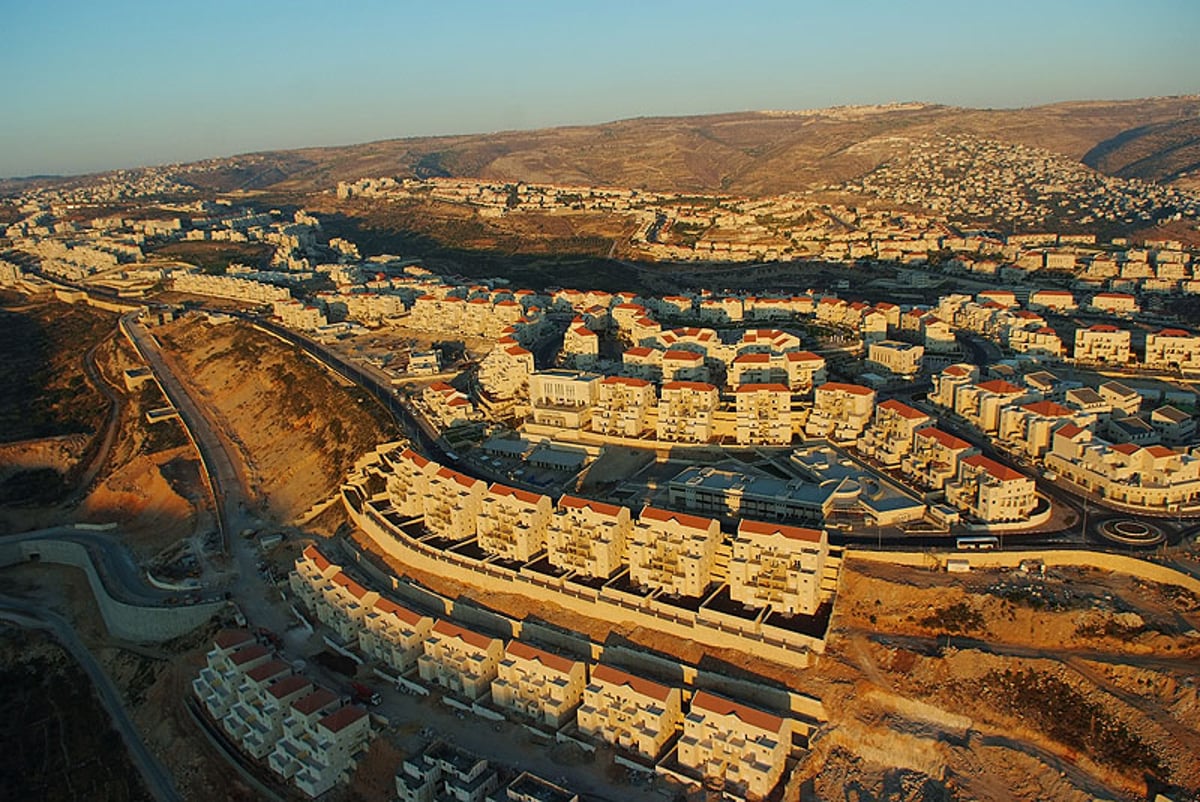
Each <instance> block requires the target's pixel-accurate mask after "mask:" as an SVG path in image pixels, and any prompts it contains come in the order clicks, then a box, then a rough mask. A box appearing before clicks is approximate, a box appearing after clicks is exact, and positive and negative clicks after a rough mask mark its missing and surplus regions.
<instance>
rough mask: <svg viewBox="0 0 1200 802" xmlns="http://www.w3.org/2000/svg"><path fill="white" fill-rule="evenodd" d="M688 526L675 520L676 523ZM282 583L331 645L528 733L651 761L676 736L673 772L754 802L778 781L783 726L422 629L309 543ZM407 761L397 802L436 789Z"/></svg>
mask: <svg viewBox="0 0 1200 802" xmlns="http://www.w3.org/2000/svg"><path fill="white" fill-rule="evenodd" d="M688 523H689V522H688V521H686V520H685V521H683V522H682V524H681V526H686V525H687V524H688ZM818 535H819V533H811V534H807V535H805V537H804V539H803V540H804V543H805V544H806V545H807V548H808V551H809V554H810V555H811V556H812V557H813V558H814V559H816V557H817V555H818V552H819V549H820V545H821V543H822V539H821V538H820V537H819V536H818ZM755 536H756V537H758V538H766V539H767V541H766V542H765V543H764V544H760V545H759V546H758V547H757V548H756V549H754V550H752V552H751V553H749V554H748V556H744V557H743V562H746V563H748V562H751V561H754V560H762V559H763V557H762V554H764V553H768V552H769V553H772V554H774V553H775V552H776V551H777V550H778V549H777V548H776V546H775V544H773V543H771V542H769V541H770V540H771V539H772V538H778V537H781V534H780V533H779V532H778V531H775V530H773V529H771V528H770V527H767V528H764V529H762V530H761V531H756V533H755ZM782 536H783V537H787V535H782ZM787 571H788V564H787V562H786V560H785V561H784V562H783V563H781V564H780V565H779V566H777V567H776V569H775V571H774V573H775V574H776V575H777V576H785V575H786V573H787ZM289 584H290V586H291V588H292V590H293V591H294V592H295V593H296V596H297V597H298V598H299V599H300V600H301V601H302V602H303V603H304V604H305V606H306V607H308V608H309V609H310V610H312V611H313V612H314V613H315V614H316V615H317V617H318V618H319V619H320V620H321V621H322V623H326V624H327V625H328V626H330V627H331V628H332V629H333V630H334V631H335V632H336V633H337V634H338V636H339V637H340V638H342V639H343V640H345V641H347V642H349V643H351V644H355V643H356V641H355V639H354V636H355V635H357V637H358V640H357V643H358V645H359V648H360V649H361V650H362V651H363V652H364V653H365V654H368V655H370V656H372V657H373V658H375V659H379V660H381V662H383V663H384V665H386V666H388V667H389V668H391V669H392V670H395V671H397V673H401V674H403V673H408V672H411V671H412V670H413V668H414V667H415V669H416V671H417V672H418V674H419V676H420V677H421V679H422V680H423V681H425V682H429V683H433V684H436V685H438V686H440V687H443V688H446V689H447V690H449V691H450V692H452V693H454V694H455V695H457V696H459V697H463V698H466V699H469V700H472V701H480V700H484V699H485V698H486V697H488V696H489V695H490V698H491V702H492V703H493V704H494V705H496V706H497V707H499V708H501V709H503V710H506V711H510V712H513V713H516V714H518V715H520V716H522V717H524V718H526V719H528V720H531V721H533V722H536V723H537V724H538V725H539V726H543V727H547V728H550V729H554V730H560V729H562V728H563V727H566V726H568V725H570V724H571V723H572V722H574V723H575V725H576V726H577V727H578V729H579V731H580V732H581V733H582V734H583V735H584V736H586V737H590V738H595V739H599V740H602V741H605V742H607V743H610V744H612V745H614V746H617V747H619V748H621V749H623V750H626V751H629V752H632V753H634V754H635V755H637V756H639V757H640V758H642V759H644V760H649V761H655V760H658V759H659V758H661V757H662V756H663V753H664V751H665V749H666V747H667V746H668V744H669V743H670V742H672V741H673V740H675V739H676V737H677V736H680V735H681V737H680V738H679V745H680V746H679V756H678V760H679V762H680V764H681V765H683V766H684V767H686V768H688V769H691V770H694V771H696V772H698V773H699V774H700V775H701V776H703V777H705V778H710V779H719V780H723V781H725V782H727V783H728V784H729V785H730V786H732V787H741V788H744V789H745V790H747V791H749V792H750V793H753V794H756V795H758V796H765V795H766V794H767V793H768V792H769V791H770V790H771V789H772V788H774V787H775V785H777V784H778V782H779V780H780V779H781V777H782V773H783V768H784V765H785V761H786V759H787V756H788V754H789V753H790V751H791V742H792V723H791V722H790V721H789V720H788V719H785V718H782V717H778V716H775V715H773V714H770V713H767V712H765V711H762V710H759V709H756V708H753V707H749V706H747V705H743V704H741V703H738V702H735V701H733V700H731V699H727V698H724V697H721V696H717V695H716V694H712V693H707V692H703V691H701V692H698V693H696V694H695V696H693V698H692V702H691V705H690V708H689V709H688V711H687V712H686V713H685V710H684V704H683V699H684V695H683V691H682V690H681V689H680V688H677V687H669V686H666V685H661V684H659V683H657V682H654V681H652V680H648V679H644V678H642V677H639V676H636V675H634V674H630V673H628V672H626V671H624V670H622V669H620V668H617V667H614V666H610V665H606V664H603V663H597V664H594V665H591V666H590V670H589V664H588V663H586V662H585V661H580V660H572V659H570V658H567V657H563V656H561V655H557V654H554V653H551V652H548V651H545V650H543V649H540V648H538V647H536V646H533V645H531V644H527V643H523V642H521V641H517V640H510V641H508V642H507V643H505V642H504V641H503V640H502V639H500V638H494V637H491V636H488V635H484V634H480V633H477V632H475V631H473V630H470V629H467V628H465V627H461V626H458V625H456V624H454V623H452V622H450V621H446V620H437V621H433V620H432V619H431V618H430V617H429V616H423V615H420V614H418V613H416V612H413V611H411V610H408V609H407V608H405V607H403V606H402V605H398V604H396V603H394V602H391V601H389V600H387V599H384V598H383V597H381V596H380V595H379V594H378V593H376V592H374V591H368V590H366V589H365V588H363V587H362V586H361V585H358V584H357V583H355V582H354V581H353V580H351V579H350V578H349V577H347V576H346V575H345V573H344V572H343V571H342V570H341V568H340V566H337V565H335V564H333V563H331V562H330V561H329V560H328V559H326V558H325V557H324V555H322V554H321V552H320V551H319V550H318V549H317V548H316V547H315V546H308V547H306V548H305V549H304V551H303V552H302V554H301V555H300V557H299V558H297V560H296V566H295V570H294V571H293V572H292V574H291V575H290V577H289ZM778 584H779V585H782V584H784V581H782V580H781V581H780V582H779V583H778ZM761 592H762V593H766V594H767V595H769V596H770V597H771V598H777V597H778V595H779V593H778V590H777V589H773V590H766V589H764V590H763V591H761ZM372 616H374V618H372ZM389 616H390V617H391V618H393V619H395V620H394V621H393V622H392V623H389V624H386V625H385V624H383V623H381V621H380V620H379V619H381V618H385V617H389ZM368 633H371V634H368ZM380 638H382V639H390V640H391V643H390V644H389V645H388V646H387V647H386V648H382V649H381V648H380V647H379V646H378V644H377V639H380ZM418 763H420V765H418V764H416V763H414V765H413V766H411V767H410V766H408V765H407V764H406V765H405V767H404V768H403V771H402V773H403V774H404V775H406V776H404V777H401V776H400V775H398V778H397V791H398V792H399V793H400V794H401V798H403V799H408V798H412V799H421V798H425V797H423V796H422V794H425V793H427V792H428V791H429V789H430V788H436V787H437V785H438V783H439V782H442V781H443V778H439V777H435V776H433V773H430V772H429V766H428V764H427V761H423V760H418ZM459 768H462V767H459ZM442 772H443V775H445V774H446V773H447V772H448V773H449V774H450V775H451V776H456V777H457V779H456V780H455V782H459V783H465V787H473V788H476V790H478V789H479V785H477V784H475V783H474V777H476V776H482V774H481V773H477V772H476V771H475V769H474V768H471V767H467V769H466V770H465V771H460V770H459V769H458V768H454V767H442ZM401 786H403V787H401ZM422 789H424V790H422ZM490 790H491V789H488V790H487V791H483V793H488V792H490ZM405 794H408V796H405ZM480 798H484V797H480Z"/></svg>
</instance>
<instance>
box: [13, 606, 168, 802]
mask: <svg viewBox="0 0 1200 802" xmlns="http://www.w3.org/2000/svg"><path fill="white" fill-rule="evenodd" d="M0 619H3V620H5V621H8V622H10V623H12V624H15V625H17V626H20V627H23V628H25V629H40V630H43V631H45V632H49V633H50V634H52V635H53V636H54V637H55V638H56V639H57V640H58V642H59V643H61V644H62V645H63V647H64V648H65V649H66V650H67V651H69V652H70V653H71V655H72V656H73V657H74V658H75V660H76V662H78V663H79V665H80V667H82V668H83V670H84V671H85V672H87V675H88V678H89V679H91V681H92V686H93V687H94V688H95V689H96V697H97V698H98V699H99V700H100V704H102V705H103V706H104V709H105V710H106V711H107V712H108V715H109V718H110V719H111V720H112V723H113V727H114V728H115V729H116V730H117V733H118V734H119V735H120V736H121V739H122V740H123V741H125V746H126V748H127V749H128V750H129V757H130V760H132V761H133V765H134V766H135V767H136V768H137V770H138V772H139V773H140V774H141V775H142V781H143V782H144V783H145V784H146V788H147V790H148V791H149V792H150V793H151V794H152V795H153V796H154V798H155V799H158V800H165V802H174V800H182V799H183V797H181V796H180V795H179V792H178V791H176V790H175V784H174V782H172V780H171V775H170V773H169V772H168V771H167V770H166V769H165V768H164V767H163V765H162V764H161V763H160V762H159V761H158V758H156V757H155V756H154V755H153V754H151V753H150V750H149V749H147V748H146V744H145V743H143V741H142V737H141V735H139V734H138V731H137V728H136V727H135V726H134V725H133V722H132V721H131V720H130V718H129V714H128V713H127V712H126V711H125V706H124V704H123V703H122V702H121V695H120V694H119V693H118V692H117V689H116V687H115V686H114V685H113V684H112V682H111V681H110V680H109V678H108V675H107V674H105V673H104V669H102V668H101V667H100V664H99V663H97V662H96V660H95V658H94V657H92V653H91V652H89V651H88V650H87V647H86V646H84V645H83V643H82V642H81V641H80V640H79V637H78V636H77V635H76V634H75V630H74V628H72V626H71V625H70V624H69V623H67V622H66V621H65V620H64V619H62V618H61V617H59V616H58V615H56V614H55V613H52V612H50V611H49V610H46V609H44V608H42V607H41V606H38V605H33V604H29V603H28V602H24V601H21V600H19V599H14V598H11V597H9V596H0Z"/></svg>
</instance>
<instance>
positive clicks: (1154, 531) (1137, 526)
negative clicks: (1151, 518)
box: [1096, 518, 1167, 546]
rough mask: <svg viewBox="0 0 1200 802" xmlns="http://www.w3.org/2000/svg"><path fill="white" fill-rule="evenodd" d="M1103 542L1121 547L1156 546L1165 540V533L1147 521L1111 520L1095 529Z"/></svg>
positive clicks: (1130, 519) (1131, 519)
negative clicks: (1106, 541)
mask: <svg viewBox="0 0 1200 802" xmlns="http://www.w3.org/2000/svg"><path fill="white" fill-rule="evenodd" d="M1096 531H1097V532H1098V533H1099V534H1100V536H1101V537H1103V538H1104V539H1105V540H1109V541H1111V542H1113V543H1120V544H1121V545H1123V546H1157V545H1158V544H1160V543H1163V542H1165V541H1166V539H1167V533H1166V532H1165V531H1163V530H1162V529H1161V528H1160V527H1158V526H1156V525H1155V524H1152V523H1149V522H1148V521H1139V520H1136V519H1133V518H1113V519H1111V520H1108V521H1105V522H1104V523H1102V524H1100V525H1099V526H1097V527H1096Z"/></svg>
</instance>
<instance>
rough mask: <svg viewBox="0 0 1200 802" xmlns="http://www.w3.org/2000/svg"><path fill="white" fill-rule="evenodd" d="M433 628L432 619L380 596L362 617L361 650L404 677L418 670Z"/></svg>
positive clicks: (359, 635) (359, 638)
mask: <svg viewBox="0 0 1200 802" xmlns="http://www.w3.org/2000/svg"><path fill="white" fill-rule="evenodd" d="M432 627H433V619H432V618H430V617H429V616H427V615H421V614H420V613H417V612H414V611H412V610H410V609H408V608H407V607H405V606H404V605H401V604H396V603H395V602H393V601H391V600H390V599H385V598H383V597H382V596H380V597H378V598H376V599H375V600H374V602H373V603H372V604H371V606H370V608H369V609H367V611H366V612H365V614H364V615H363V617H362V625H361V629H360V631H359V633H358V646H359V649H361V650H362V653H363V654H365V655H367V656H368V657H371V658H374V659H375V660H378V661H379V662H381V663H383V664H384V665H386V666H388V667H389V668H391V669H392V670H394V671H396V672H397V673H400V674H404V673H407V672H408V671H409V670H410V669H412V668H413V667H414V666H416V664H417V658H418V657H420V656H421V654H422V653H423V652H424V650H425V639H426V638H428V637H429V631H430V629H432Z"/></svg>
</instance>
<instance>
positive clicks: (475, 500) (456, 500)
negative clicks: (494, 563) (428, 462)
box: [424, 468, 487, 540]
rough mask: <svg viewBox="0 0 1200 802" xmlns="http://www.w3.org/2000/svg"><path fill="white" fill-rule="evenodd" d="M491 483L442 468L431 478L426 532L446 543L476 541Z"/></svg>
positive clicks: (426, 497)
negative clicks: (471, 539)
mask: <svg viewBox="0 0 1200 802" xmlns="http://www.w3.org/2000/svg"><path fill="white" fill-rule="evenodd" d="M486 496H487V483H486V482H484V481H483V480H482V479H476V478H475V477H473V476H467V475H466V474H465V473H459V472H458V471H455V470H452V469H450V468H438V469H437V470H436V471H435V472H434V473H433V475H432V476H430V477H429V492H428V493H427V494H426V496H425V505H424V512H425V529H426V530H427V531H428V532H429V533H431V534H434V535H437V536H438V537H441V538H445V539H446V540H466V539H467V538H470V537H474V536H475V532H476V526H477V524H478V521H479V518H480V516H481V515H482V514H483V499H484V497H486Z"/></svg>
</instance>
